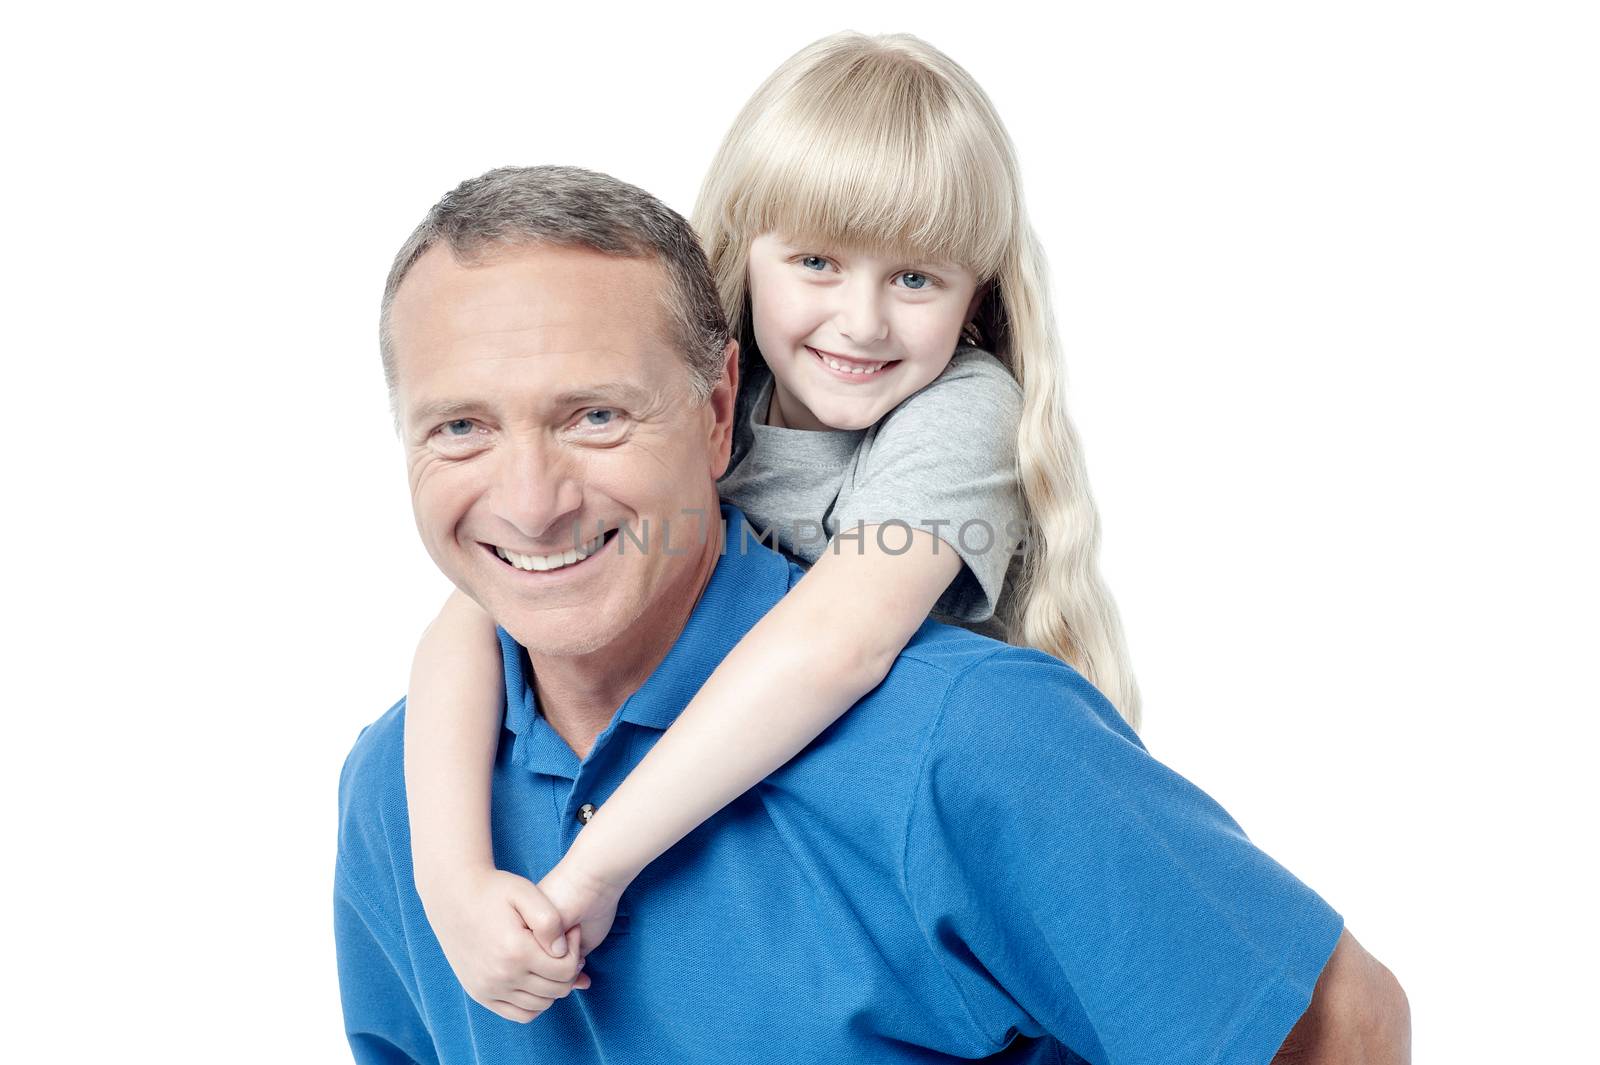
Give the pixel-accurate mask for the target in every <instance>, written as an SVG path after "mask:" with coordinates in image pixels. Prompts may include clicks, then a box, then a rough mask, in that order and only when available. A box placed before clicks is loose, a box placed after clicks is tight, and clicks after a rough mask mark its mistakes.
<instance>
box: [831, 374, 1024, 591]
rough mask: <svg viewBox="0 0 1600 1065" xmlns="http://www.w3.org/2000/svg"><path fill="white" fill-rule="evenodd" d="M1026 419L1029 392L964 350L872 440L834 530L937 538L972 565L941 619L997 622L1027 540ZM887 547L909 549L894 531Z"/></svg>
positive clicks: (880, 426) (843, 495) (958, 579)
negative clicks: (880, 528) (1020, 437)
mask: <svg viewBox="0 0 1600 1065" xmlns="http://www.w3.org/2000/svg"><path fill="white" fill-rule="evenodd" d="M1021 418H1022V387H1021V386H1020V385H1019V384H1017V381H1016V379H1015V378H1014V377H1012V376H1011V373H1010V371H1008V370H1007V369H1006V368H1005V367H1004V366H1003V365H1001V363H1000V361H999V360H998V359H996V358H995V357H994V356H992V355H990V354H988V353H987V352H984V351H980V350H978V349H976V348H961V349H960V350H958V351H957V353H956V355H955V357H954V358H952V359H951V361H950V364H949V365H948V366H946V367H945V371H944V373H942V374H940V375H939V377H937V378H935V379H934V380H933V382H932V383H931V384H929V385H928V386H927V387H925V388H923V389H922V390H921V391H920V392H918V393H916V394H915V395H913V396H910V397H909V398H907V399H906V400H905V401H904V402H903V403H901V404H900V405H899V406H898V407H896V408H895V409H894V410H892V411H890V412H889V414H888V415H886V416H885V417H884V419H883V420H882V421H881V422H880V423H879V424H878V426H877V428H876V431H875V432H874V433H873V434H871V435H870V436H869V438H868V439H867V440H866V441H865V442H863V444H862V451H861V456H860V459H859V461H858V463H857V466H856V470H855V476H854V481H853V483H850V484H848V485H847V486H846V488H845V490H844V491H843V492H841V493H840V498H839V502H838V505H837V506H836V507H835V509H834V512H833V515H832V519H831V520H830V522H829V524H830V527H835V523H837V525H836V527H837V529H838V530H839V531H841V532H843V531H846V530H849V529H854V528H856V526H857V525H858V524H865V525H873V524H883V523H886V522H889V521H893V520H899V521H903V522H905V523H906V524H907V525H908V526H910V527H911V528H912V529H919V528H920V529H926V530H927V531H930V532H933V533H934V534H935V535H937V536H939V538H940V539H941V540H943V541H944V542H945V543H946V544H948V545H949V546H950V547H951V548H953V549H954V550H955V551H956V552H957V553H958V554H959V555H960V556H961V560H962V562H963V563H964V566H963V567H962V570H961V573H960V574H959V575H957V577H956V579H955V580H954V581H953V582H951V585H950V587H949V588H947V589H946V590H945V592H944V594H943V595H942V596H941V597H940V599H939V601H938V603H936V604H935V605H934V612H935V613H937V614H944V615H947V616H949V617H951V618H954V619H956V620H958V621H969V622H976V621H983V620H985V619H987V618H989V617H990V616H992V615H993V614H994V610H995V605H996V604H997V603H998V602H999V601H1000V592H1001V588H1002V587H1003V585H1004V584H1005V578H1006V571H1007V568H1008V566H1009V565H1010V563H1011V561H1012V559H1013V557H1014V556H1015V549H1016V548H1017V547H1018V545H1019V544H1020V543H1021V542H1022V541H1023V540H1024V539H1025V538H1026V527H1025V523H1024V517H1025V513H1026V512H1025V510H1024V508H1023V500H1022V491H1021V487H1020V485H1019V484H1018V481H1017V472H1016V465H1017V426H1018V424H1019V422H1020V421H1021ZM902 535H903V534H902ZM883 540H884V543H885V544H886V545H887V546H888V547H890V548H891V549H895V548H898V546H899V544H900V543H901V542H902V540H901V539H897V538H896V537H895V536H894V535H892V534H888V533H886V534H884V537H883Z"/></svg>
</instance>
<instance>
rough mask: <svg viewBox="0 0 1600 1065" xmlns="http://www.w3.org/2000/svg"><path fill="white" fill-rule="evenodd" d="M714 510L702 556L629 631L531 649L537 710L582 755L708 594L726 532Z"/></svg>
mask: <svg viewBox="0 0 1600 1065" xmlns="http://www.w3.org/2000/svg"><path fill="white" fill-rule="evenodd" d="M711 514H713V515H715V517H716V521H715V522H713V523H709V526H708V528H707V533H706V537H705V543H704V545H703V546H702V547H701V552H700V557H699V558H698V559H696V560H695V564H694V565H693V566H692V567H688V568H686V569H685V571H684V572H685V574H686V576H685V578H684V580H683V581H682V582H680V584H679V585H678V586H677V587H669V588H665V589H662V591H661V594H658V595H657V596H656V597H655V602H653V603H652V604H651V605H650V607H649V608H647V609H646V611H645V612H644V613H643V614H641V615H640V616H639V618H638V619H637V620H636V621H635V622H634V623H633V625H631V626H629V628H628V630H627V631H626V632H625V633H620V634H619V635H618V637H617V638H616V639H614V640H613V641H612V642H611V643H609V644H607V645H606V646H605V647H602V648H600V649H598V650H596V651H593V652H591V653H589V654H586V655H569V656H559V657H552V656H546V655H534V654H533V653H532V652H529V654H528V661H529V664H530V665H531V666H532V667H533V690H534V694H535V695H536V696H537V698H538V700H539V712H540V714H542V715H543V717H544V719H545V720H546V721H548V722H549V723H550V727H551V728H553V729H555V731H556V735H558V736H560V737H561V738H562V739H563V740H565V741H566V744H567V746H568V747H571V748H572V749H573V751H574V752H576V754H577V755H578V757H579V758H580V759H583V758H587V757H588V756H589V750H590V748H592V747H593V746H594V741H595V739H596V738H597V737H598V736H599V735H600V733H601V732H603V731H604V730H605V728H606V726H607V725H609V724H610V723H611V719H612V718H613V717H614V716H616V712H617V708H618V707H620V706H621V705H622V704H623V703H625V702H627V700H628V697H629V696H631V695H632V694H633V693H634V692H636V691H638V690H639V687H640V686H641V685H642V684H644V682H645V681H646V680H647V679H649V677H650V674H652V673H654V672H655V670H656V667H657V666H659V665H660V664H661V662H662V660H663V659H665V658H666V657H667V652H668V651H670V650H672V646H673V644H675V643H677V642H678V637H679V636H680V635H682V633H683V628H684V626H685V625H687V624H688V622H689V616H690V615H691V614H693V613H694V608H695V607H696V606H697V605H698V604H699V602H700V597H701V596H702V595H703V594H705V590H706V585H707V584H709V583H710V581H711V572H712V570H714V569H716V567H717V559H718V558H719V557H720V556H721V553H722V545H723V542H724V538H725V536H726V530H725V529H724V528H723V526H724V524H725V523H724V520H723V518H722V515H721V513H720V511H718V510H717V509H712V511H711Z"/></svg>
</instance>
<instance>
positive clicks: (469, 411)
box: [407, 381, 655, 426]
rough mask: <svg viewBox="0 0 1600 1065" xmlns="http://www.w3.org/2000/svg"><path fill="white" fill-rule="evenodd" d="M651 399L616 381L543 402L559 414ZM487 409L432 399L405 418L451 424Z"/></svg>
mask: <svg viewBox="0 0 1600 1065" xmlns="http://www.w3.org/2000/svg"><path fill="white" fill-rule="evenodd" d="M654 399H655V393H654V392H652V391H651V390H649V389H645V388H640V387H639V386H638V385H630V384H626V383H624V382H621V381H617V382H612V383H608V384H603V385H590V386H588V387H586V388H572V389H568V390H567V391H565V392H562V393H560V394H558V395H556V396H552V397H551V398H550V399H549V400H547V401H546V403H547V405H548V406H550V407H552V408H554V409H556V410H558V411H559V410H565V409H566V408H568V407H576V406H579V405H581V404H585V403H622V404H629V405H632V406H634V407H648V406H650V405H651V404H652V402H653V401H654ZM486 407H487V404H485V403H483V402H481V401H479V400H474V399H440V400H434V401H433V402H430V403H424V404H422V405H421V406H420V407H417V408H415V409H413V410H412V411H411V413H410V414H409V415H408V417H407V421H409V422H410V423H411V424H412V425H413V426H417V425H428V424H432V423H434V422H447V421H453V420H454V419H456V418H465V417H468V416H470V415H473V414H478V413H481V412H482V411H483V410H485V409H486Z"/></svg>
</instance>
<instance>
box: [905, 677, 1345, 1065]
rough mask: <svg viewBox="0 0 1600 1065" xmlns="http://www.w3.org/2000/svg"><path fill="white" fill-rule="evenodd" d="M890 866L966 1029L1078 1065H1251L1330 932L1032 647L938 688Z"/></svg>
mask: <svg viewBox="0 0 1600 1065" xmlns="http://www.w3.org/2000/svg"><path fill="white" fill-rule="evenodd" d="M904 860H905V875H906V884H907V893H908V897H909V898H910V899H911V902H912V906H913V909H914V910H915V911H916V914H917V920H918V923H919V925H921V926H922V928H923V930H924V933H925V934H926V935H927V936H928V937H929V941H930V942H932V943H936V944H938V948H939V953H940V956H941V958H943V959H946V962H945V964H946V966H947V969H948V970H949V972H950V974H951V978H952V981H953V982H954V983H955V984H956V986H957V987H958V988H959V990H960V992H961V995H962V997H963V999H964V1000H965V1001H966V1004H967V1007H968V1010H969V1012H970V1013H971V1014H972V1016H973V1017H974V1019H975V1021H977V1022H978V1023H980V1024H983V1023H984V1022H985V1021H989V1022H991V1023H993V1024H995V1026H997V1027H998V1026H1000V1025H1001V1024H1011V1025H1013V1026H1015V1027H1016V1028H1017V1029H1018V1030H1019V1031H1022V1032H1024V1033H1025V1034H1028V1035H1033V1036H1038V1035H1042V1034H1045V1033H1048V1034H1050V1035H1052V1036H1054V1037H1055V1038H1057V1039H1059V1040H1060V1041H1061V1042H1063V1043H1065V1044H1066V1045H1067V1046H1068V1047H1071V1048H1072V1049H1073V1050H1074V1051H1075V1052H1076V1053H1078V1054H1080V1055H1082V1056H1083V1057H1084V1058H1085V1059H1087V1060H1088V1061H1091V1062H1095V1063H1097V1065H1099V1063H1106V1062H1115V1063H1117V1065H1134V1063H1137V1062H1157V1061H1160V1062H1171V1061H1184V1062H1193V1063H1195V1065H1203V1063H1208V1062H1229V1063H1234V1062H1237V1063H1249V1062H1260V1063H1263V1065H1264V1063H1266V1062H1269V1061H1270V1060H1271V1059H1272V1058H1273V1056H1274V1055H1275V1054H1276V1052H1277V1050H1278V1047H1279V1046H1280V1045H1281V1044H1282V1042H1283V1040H1284V1038H1285V1037H1286V1036H1287V1035H1288V1033H1289V1030H1290V1029H1291V1028H1292V1027H1293V1026H1294V1023H1295V1021H1296V1020H1297V1019H1298V1018H1299V1017H1300V1015H1301V1014H1302V1013H1303V1012H1304V1011H1305V1008H1306V1006H1307V1005H1308V1004H1309V1002H1310V1000H1311V994H1312V991H1313V989H1314V987H1315V985H1316V981H1317V977H1318V976H1319V975H1320V974H1321V972H1322V968H1323V966H1324V964H1326V962H1327V959H1328V958H1329V957H1330V956H1331V955H1332V953H1333V949H1334V946H1335V945H1336V943H1337V941H1338V939H1339V935H1340V933H1341V931H1342V930H1343V920H1342V918H1341V917H1340V916H1339V915H1338V914H1337V913H1336V912H1334V910H1333V909H1332V908H1331V907H1329V905H1328V904H1327V903H1326V902H1324V901H1323V900H1322V899H1321V898H1320V897H1319V896H1318V895H1317V894H1316V893H1315V892H1313V891H1312V890H1311V889H1310V888H1308V887H1306V886H1305V885H1304V884H1302V883H1301V882H1300V881H1299V880H1297V879H1296V878H1295V877H1294V876H1292V875H1291V874H1290V873H1289V872H1288V871H1287V870H1285V869H1284V868H1283V867H1282V866H1280V865H1279V864H1278V863H1277V862H1275V861H1273V860H1272V859H1271V858H1270V857H1268V856H1267V855H1266V854H1265V853H1263V852H1262V851H1261V850H1260V849H1259V848H1257V847H1256V846H1255V845H1254V844H1253V843H1251V842H1250V840H1249V838H1248V837H1247V836H1246V835H1245V833H1244V831H1243V830H1242V829H1240V827H1239V826H1238V824H1237V823H1235V822H1234V820H1233V819H1232V818H1231V817H1229V816H1228V814H1227V812H1226V811H1224V810H1223V809H1222V808H1221V807H1220V806H1219V805H1218V804H1217V803H1216V802H1215V801H1213V800H1212V799H1211V798H1210V797H1209V796H1207V795H1206V794H1205V793H1204V792H1202V791H1201V790H1200V789H1199V788H1197V787H1195V785H1193V784H1191V783H1190V782H1189V781H1188V780H1185V779H1184V778H1183V777H1181V776H1179V775H1178V774H1177V773H1174V772H1173V771H1172V770H1170V769H1168V768H1167V767H1165V766H1163V765H1162V764H1161V763H1160V762H1158V761H1156V760H1155V759H1154V758H1152V757H1151V756H1150V755H1149V754H1148V753H1147V752H1146V750H1145V748H1144V746H1143V744H1142V743H1141V742H1140V741H1139V739H1138V737H1137V736H1136V735H1135V734H1134V733H1133V732H1132V731H1131V730H1130V729H1129V728H1128V727H1127V725H1126V723H1125V722H1123V720H1122V719H1121V717H1119V716H1118V715H1117V713H1116V711H1115V710H1114V709H1113V708H1112V706H1111V704H1110V703H1109V702H1108V701H1107V700H1106V699H1105V697H1104V696H1103V695H1101V693H1100V692H1099V691H1097V690H1096V689H1095V688H1094V687H1093V685H1091V684H1089V682H1088V681H1086V680H1084V678H1083V677H1082V676H1081V675H1079V674H1078V673H1077V672H1076V671H1075V670H1073V669H1071V668H1070V667H1068V666H1066V665H1064V664H1063V663H1061V662H1059V661H1057V660H1055V659H1053V658H1051V657H1050V656H1048V655H1045V654H1043V653H1041V652H1038V651H1035V650H1033V649H1031V648H1007V649H1005V650H1003V651H999V652H997V653H996V654H995V655H994V656H991V657H990V658H988V659H985V660H984V661H982V662H981V663H979V664H978V665H976V666H974V667H972V668H970V669H969V670H967V671H966V672H965V673H964V674H963V675H962V676H961V677H960V678H959V679H958V680H957V681H955V682H954V683H953V684H952V686H951V688H950V689H949V692H948V694H947V697H946V699H945V703H944V706H943V708H942V710H941V713H940V720H939V723H938V726H937V729H936V731H935V733H934V735H933V739H932V740H931V741H930V746H929V749H928V751H927V754H926V757H925V760H924V764H923V767H922V770H921V774H920V777H919V779H918V783H917V786H916V788H915V790H914V793H913V799H912V803H911V810H910V815H909V819H908V824H907V838H906V846H905V859H904Z"/></svg>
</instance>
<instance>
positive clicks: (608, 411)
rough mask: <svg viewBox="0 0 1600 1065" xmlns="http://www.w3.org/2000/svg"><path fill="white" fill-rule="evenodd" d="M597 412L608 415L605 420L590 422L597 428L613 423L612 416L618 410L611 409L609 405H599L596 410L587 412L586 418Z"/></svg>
mask: <svg viewBox="0 0 1600 1065" xmlns="http://www.w3.org/2000/svg"><path fill="white" fill-rule="evenodd" d="M596 414H604V415H606V416H607V417H606V420H605V421H603V422H590V423H589V424H590V425H592V426H594V427H595V428H597V429H600V428H604V427H605V426H607V425H610V424H611V422H612V420H613V419H612V417H611V416H612V415H615V414H616V411H614V410H611V409H609V408H607V407H597V408H595V409H594V410H592V411H590V412H589V413H587V414H585V415H584V417H585V418H592V417H594V416H595V415H596Z"/></svg>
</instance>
